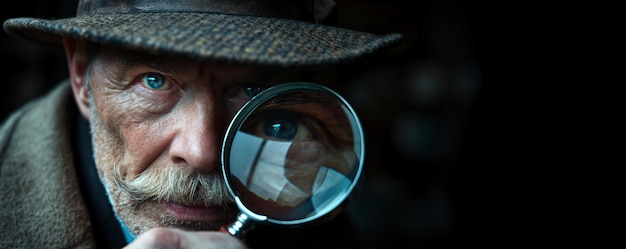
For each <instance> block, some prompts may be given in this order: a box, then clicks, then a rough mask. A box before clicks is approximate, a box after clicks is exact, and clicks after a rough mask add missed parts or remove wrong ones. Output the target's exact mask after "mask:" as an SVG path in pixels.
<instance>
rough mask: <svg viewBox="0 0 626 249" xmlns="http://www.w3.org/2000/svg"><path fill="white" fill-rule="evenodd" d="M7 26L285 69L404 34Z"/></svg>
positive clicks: (196, 24)
mask: <svg viewBox="0 0 626 249" xmlns="http://www.w3.org/2000/svg"><path fill="white" fill-rule="evenodd" d="M4 29H5V30H6V31H7V32H8V33H10V34H14V35H17V36H21V37H25V38H28V39H33V40H36V41H44V42H60V40H61V37H63V36H69V37H74V38H77V39H82V40H87V41H92V42H96V43H100V44H109V45H115V46H120V47H123V48H129V49H136V50H140V51H145V52H150V53H155V54H171V55H182V56H186V57H189V58H194V59H201V60H209V61H215V62H225V63H237V64H246V65H263V66H275V67H282V68H309V67H323V66H328V65H336V64H340V63H344V62H348V61H352V60H354V59H357V58H360V57H362V56H364V55H369V54H372V53H374V52H376V51H378V50H380V49H381V48H384V47H388V46H389V45H391V44H392V43H394V42H397V41H398V40H400V38H401V35H400V34H388V35H374V34H370V33H365V32H359V31H354V30H349V29H343V28H338V27H333V26H327V25H321V24H314V23H308V22H302V21H295V20H289V19H276V18H267V17H254V16H238V15H228V14H209V13H192V12H171V13H133V14H106V15H92V16H84V17H74V18H67V19H58V20H43V19H36V18H14V19H9V20H7V21H6V22H5V23H4Z"/></svg>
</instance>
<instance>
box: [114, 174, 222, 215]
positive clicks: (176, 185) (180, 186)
mask: <svg viewBox="0 0 626 249" xmlns="http://www.w3.org/2000/svg"><path fill="white" fill-rule="evenodd" d="M112 178H113V182H114V183H115V184H116V185H117V186H118V187H119V188H120V189H121V190H123V191H125V192H127V193H128V194H129V195H130V197H131V199H132V200H133V201H134V202H135V203H136V204H138V203H140V202H143V201H147V200H153V201H157V202H163V201H167V202H176V203H180V204H183V205H189V206H198V205H202V206H206V207H211V206H222V207H226V206H230V205H232V203H233V202H234V199H233V197H232V196H231V194H230V192H229V190H228V187H227V185H226V184H225V182H224V179H223V178H222V176H221V175H220V174H217V173H215V174H210V175H204V174H199V173H197V172H195V171H191V170H186V169H185V168H184V167H181V166H171V167H166V168H165V169H158V168H153V167H150V168H148V169H146V170H145V171H144V172H141V173H140V174H139V175H138V176H137V178H135V179H133V180H126V179H125V177H124V176H122V173H121V167H119V166H118V165H115V168H114V169H113V174H112Z"/></svg>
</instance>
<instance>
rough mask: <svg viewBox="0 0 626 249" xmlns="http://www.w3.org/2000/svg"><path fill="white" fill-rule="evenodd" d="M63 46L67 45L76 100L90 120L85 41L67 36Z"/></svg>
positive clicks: (68, 64) (80, 109)
mask: <svg viewBox="0 0 626 249" xmlns="http://www.w3.org/2000/svg"><path fill="white" fill-rule="evenodd" d="M63 46H64V47H65V56H66V57H67V66H68V69H69V73H70V81H71V83H72V90H73V93H74V100H76V104H77V105H78V110H79V111H80V113H81V114H82V115H83V117H85V118H86V119H87V120H89V94H88V93H87V86H86V82H85V79H86V78H87V66H88V65H89V61H88V60H87V51H86V50H85V42H83V41H79V40H76V39H74V38H69V37H65V38H63Z"/></svg>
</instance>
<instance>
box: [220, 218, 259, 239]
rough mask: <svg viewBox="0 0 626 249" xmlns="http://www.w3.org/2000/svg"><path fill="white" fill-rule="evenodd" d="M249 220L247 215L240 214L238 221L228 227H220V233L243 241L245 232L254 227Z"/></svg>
mask: <svg viewBox="0 0 626 249" xmlns="http://www.w3.org/2000/svg"><path fill="white" fill-rule="evenodd" d="M249 220H250V219H249V218H248V216H247V215H245V214H243V213H239V215H238V216H237V220H235V221H234V222H233V223H230V225H228V226H222V227H220V232H225V233H228V234H230V235H232V236H235V237H237V238H239V239H243V238H244V235H245V232H246V231H247V230H249V229H250V228H252V227H253V224H252V222H249Z"/></svg>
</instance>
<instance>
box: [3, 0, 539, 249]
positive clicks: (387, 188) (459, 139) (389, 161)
mask: <svg viewBox="0 0 626 249" xmlns="http://www.w3.org/2000/svg"><path fill="white" fill-rule="evenodd" d="M336 2H337V3H338V5H337V14H338V16H339V17H338V19H337V24H338V25H339V26H342V27H346V28H352V29H357V30H362V31H367V32H371V33H377V34H384V33H392V32H396V33H402V34H404V39H403V41H402V42H400V43H399V44H397V46H394V47H393V48H390V49H388V50H386V51H384V52H383V53H382V54H381V55H379V56H377V57H375V58H373V59H370V60H368V61H364V62H361V63H356V64H355V65H354V66H350V67H347V68H342V70H340V71H337V72H335V73H334V74H331V75H330V76H326V77H327V78H325V80H328V81H329V82H333V83H337V82H339V83H340V84H337V86H336V87H337V90H338V91H339V92H340V93H342V94H343V95H344V96H345V97H346V98H347V99H348V100H349V101H350V102H351V103H352V104H353V105H354V107H355V109H356V110H357V112H358V113H359V114H360V117H361V119H362V121H363V124H364V126H365V128H366V130H367V135H368V139H369V147H368V155H367V156H368V161H367V174H366V176H365V178H364V182H365V184H364V185H363V188H362V189H361V190H360V191H359V192H357V193H356V194H355V196H354V198H353V200H352V202H350V204H349V205H348V209H347V211H348V212H349V213H350V215H352V216H353V217H355V220H356V221H357V224H358V225H359V229H360V232H361V234H362V239H363V242H364V245H366V248H383V247H388V246H390V245H401V244H404V245H405V247H410V248H411V247H413V248H418V247H419V248H446V247H450V246H453V247H456V246H467V245H474V246H490V245H498V246H501V245H519V244H521V243H524V241H527V240H528V239H530V238H534V237H541V236H543V235H542V234H541V233H537V232H530V233H529V234H526V235H525V237H526V238H525V239H512V238H513V237H517V234H518V232H519V230H520V228H522V227H525V226H524V225H523V224H527V223H530V221H529V220H532V217H531V216H530V215H529V214H528V213H529V211H528V210H524V211H519V210H520V208H519V207H520V206H525V205H526V204H524V203H522V202H521V201H517V200H512V199H511V196H515V194H516V192H517V191H518V188H510V187H512V186H514V184H513V183H512V182H515V180H517V179H518V177H517V176H516V175H517V174H518V172H523V171H524V166H523V165H522V164H523V163H522V161H523V160H522V159H521V157H524V156H523V153H521V154H517V151H516V150H517V148H516V147H515V146H514V145H511V143H510V141H511V140H517V141H523V140H524V137H525V131H523V130H517V129H512V128H510V126H509V125H508V124H509V123H510V122H511V120H510V116H511V115H510V112H511V111H512V109H510V108H509V107H508V106H507V104H508V103H510V102H512V101H511V100H510V99H509V97H511V96H513V95H514V94H513V93H512V92H514V91H515V90H512V89H515V87H517V86H519V84H518V83H517V81H516V80H515V78H516V77H515V75H513V76H511V77H507V78H505V80H503V79H502V78H500V77H499V76H501V75H502V74H503V73H502V70H504V71H506V69H507V67H509V64H507V63H509V62H508V61H494V60H492V58H493V57H492V56H493V55H499V54H501V53H504V54H507V53H511V52H510V50H516V51H517V52H516V53H523V51H521V52H520V49H521V50H523V48H519V47H507V46H505V45H502V43H500V42H501V41H503V40H504V39H508V38H509V37H507V36H505V35H504V34H505V33H506V29H510V28H512V27H510V26H508V25H506V24H505V21H506V20H507V19H506V18H504V19H499V18H501V17H504V16H506V15H507V12H506V10H503V9H502V8H501V7H502V6H495V5H493V4H490V5H489V6H488V5H487V4H485V3H481V2H468V1H455V0H440V1H437V0H429V1H391V0H387V1H381V0H378V1H376V0H366V1H357V0H337V1H336ZM75 4H76V3H75V1H69V0H54V1H53V0H30V1H18V2H13V4H12V6H11V7H8V6H5V7H4V8H2V10H1V11H2V13H1V17H2V21H4V20H6V19H7V18H10V17H26V16H30V17H41V18H61V17H66V16H71V15H73V14H74V11H75ZM495 10H498V11H499V12H498V13H499V14H498V15H494V11H495ZM0 49H1V50H0V56H1V57H0V58H2V61H3V66H2V68H1V70H2V74H1V75H2V76H3V81H4V82H3V83H2V89H3V90H2V95H1V101H2V103H0V108H1V109H0V119H2V120H3V119H4V118H5V117H6V115H8V113H9V112H10V111H12V110H14V109H16V108H17V107H18V106H20V105H22V104H23V103H25V102H26V101H28V100H30V99H32V98H35V97H38V96H40V95H42V94H44V93H45V92H46V91H47V90H48V89H50V88H51V87H52V86H53V85H55V84H56V83H57V82H58V81H59V80H61V79H63V78H65V77H66V76H67V72H66V71H65V70H66V65H65V58H64V55H63V52H62V50H61V48H60V47H59V48H57V47H45V46H39V45H36V44H33V43H29V42H25V41H21V40H17V39H15V38H13V37H10V36H8V35H7V34H5V33H2V34H1V35H0ZM520 143H521V142H520ZM512 151H516V152H515V153H516V154H512ZM513 207H515V208H513ZM514 210H515V211H514Z"/></svg>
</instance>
